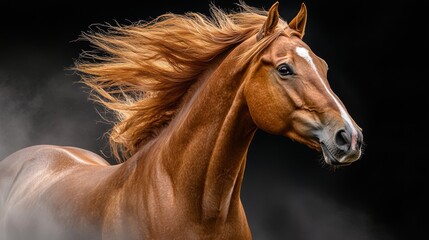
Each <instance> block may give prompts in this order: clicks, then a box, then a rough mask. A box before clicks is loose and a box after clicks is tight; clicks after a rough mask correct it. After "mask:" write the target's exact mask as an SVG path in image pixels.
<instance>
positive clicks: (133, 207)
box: [0, 3, 363, 240]
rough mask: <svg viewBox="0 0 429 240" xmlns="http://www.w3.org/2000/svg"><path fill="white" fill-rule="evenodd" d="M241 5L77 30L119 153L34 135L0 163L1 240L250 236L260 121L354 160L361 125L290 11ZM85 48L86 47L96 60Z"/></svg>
mask: <svg viewBox="0 0 429 240" xmlns="http://www.w3.org/2000/svg"><path fill="white" fill-rule="evenodd" d="M277 9H278V3H275V4H274V5H273V6H272V7H271V8H270V10H269V11H264V10H261V9H256V8H252V7H249V6H247V5H245V4H244V3H241V10H240V11H237V12H231V13H226V12H224V11H222V10H220V9H218V8H215V7H212V16H211V17H206V16H204V15H201V14H198V13H187V14H184V15H178V14H165V15H162V16H161V17H159V18H157V19H155V20H154V21H151V22H146V23H141V22H140V23H138V24H133V25H130V26H109V28H108V30H106V31H103V32H90V33H86V34H84V35H83V38H84V39H86V40H89V41H90V42H91V43H92V44H93V45H94V46H95V47H96V48H97V51H94V52H91V53H86V54H84V55H83V56H82V58H81V59H80V60H79V61H78V62H76V69H77V70H78V72H79V73H80V74H81V76H82V78H83V82H84V83H86V84H87V85H88V86H90V87H91V88H92V89H93V93H94V94H93V96H95V100H97V101H98V102H99V103H101V104H103V105H104V106H106V107H107V108H108V109H111V110H112V112H114V113H116V116H117V121H116V124H115V126H114V127H113V129H112V131H111V132H110V140H111V145H112V149H113V150H114V153H115V155H117V156H122V159H126V161H124V162H122V163H119V164H116V165H109V164H108V163H107V162H106V161H105V160H104V159H102V158H101V157H99V156H98V155H96V154H94V153H91V152H88V151H86V150H83V149H78V148H74V147H64V146H51V145H43V146H32V147H28V148H25V149H22V150H20V151H18V152H15V153H13V154H12V155H10V156H9V157H7V158H6V159H4V160H3V161H1V162H0V193H1V194H0V238H1V239H2V240H11V239H251V233H250V229H249V226H248V224H247V220H246V216H245V212H244V209H243V206H242V204H241V200H240V187H241V184H242V181H243V176H244V172H245V171H244V169H245V165H246V154H247V151H248V148H249V144H250V143H251V141H252V138H253V136H254V133H255V131H256V130H257V129H262V130H264V131H266V132H268V133H272V134H278V135H283V136H287V137H289V138H291V139H293V140H296V141H298V142H300V143H303V144H305V145H307V146H309V147H311V148H313V149H316V150H319V151H321V152H322V153H323V156H324V161H325V162H326V164H328V165H333V166H343V165H349V164H350V163H352V162H354V161H356V160H357V159H359V157H360V155H361V144H362V139H363V137H362V133H361V130H360V128H359V127H358V126H357V125H356V123H355V122H354V121H353V120H352V118H351V117H350V116H349V114H348V113H347V110H346V108H345V107H344V105H343V104H342V102H341V100H340V99H339V98H338V97H337V96H336V95H335V93H333V91H332V90H331V88H330V86H329V84H328V81H327V69H328V66H327V64H326V62H325V61H324V60H322V59H321V58H319V57H318V56H317V55H316V54H315V53H313V52H312V51H311V49H310V48H309V46H308V45H306V44H305V43H304V42H303V41H302V37H303V36H304V31H305V27H306V20H307V11H306V7H305V5H304V4H303V5H302V6H301V9H300V11H299V13H298V14H297V16H296V17H295V18H293V20H291V21H290V22H289V23H287V22H286V21H284V20H282V19H281V18H280V17H279V13H278V10H277ZM88 58H89V59H88Z"/></svg>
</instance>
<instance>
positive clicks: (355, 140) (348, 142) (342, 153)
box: [320, 127, 363, 166]
mask: <svg viewBox="0 0 429 240" xmlns="http://www.w3.org/2000/svg"><path fill="white" fill-rule="evenodd" d="M320 139H321V140H320V148H321V149H322V152H323V157H324V160H325V162H326V163H327V164H329V165H333V166H346V165H350V164H351V163H353V162H355V161H356V160H358V159H359V158H360V156H361V154H362V144H363V135H362V132H361V131H359V130H355V131H354V132H353V131H352V130H351V129H350V128H348V127H346V128H341V129H339V130H337V131H336V132H335V133H334V134H333V135H331V136H330V137H322V138H320Z"/></svg>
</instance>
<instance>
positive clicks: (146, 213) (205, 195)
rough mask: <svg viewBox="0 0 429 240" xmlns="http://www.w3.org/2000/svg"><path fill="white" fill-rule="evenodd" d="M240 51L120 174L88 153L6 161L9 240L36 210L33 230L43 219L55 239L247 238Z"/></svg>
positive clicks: (247, 134)
mask: <svg viewBox="0 0 429 240" xmlns="http://www.w3.org/2000/svg"><path fill="white" fill-rule="evenodd" d="M255 39H256V38H255ZM250 42H251V41H250ZM244 46H246V45H245V44H244V45H243V46H242V47H244ZM239 51H240V48H237V49H236V50H235V51H233V52H232V53H231V54H229V56H228V57H227V58H230V60H226V61H225V60H224V61H223V62H222V64H225V65H226V66H228V67H221V68H220V69H222V71H216V70H217V69H218V68H212V69H213V70H214V71H208V72H207V73H206V74H205V75H210V77H207V78H206V79H202V80H201V83H200V84H201V85H205V86H203V87H200V88H199V89H201V90H199V91H196V92H193V94H192V95H191V96H188V97H187V101H185V103H184V107H183V110H182V111H181V112H179V113H178V115H177V117H176V118H175V120H173V122H172V124H171V125H170V126H171V127H166V129H165V130H164V131H163V132H162V133H161V134H160V136H159V137H158V138H157V139H156V140H154V141H152V142H150V143H149V144H148V145H147V146H146V147H144V148H142V149H141V150H140V151H139V152H138V153H136V154H135V155H134V156H133V157H132V158H130V159H128V160H127V161H126V162H124V163H122V164H118V165H114V166H110V165H109V164H108V163H107V162H106V161H105V160H103V159H102V158H101V157H99V156H97V155H95V154H93V153H91V152H88V151H86V150H83V149H78V148H70V147H60V146H49V145H44V146H34V147H30V148H26V149H22V150H20V151H18V152H17V153H15V154H13V155H11V156H9V157H8V158H6V159H5V160H3V161H2V162H1V164H0V169H1V170H0V171H2V172H1V174H0V176H1V177H2V178H5V180H11V179H13V180H14V181H13V182H11V183H9V184H6V185H5V186H3V187H4V189H1V192H3V193H6V195H5V196H8V198H7V199H4V201H5V203H6V206H8V207H7V209H6V213H5V215H4V216H5V220H6V222H5V233H6V234H7V235H6V236H8V232H10V231H15V230H16V231H18V235H19V232H21V231H22V229H21V228H19V229H16V228H13V227H9V222H11V223H14V222H22V221H23V220H24V219H23V216H20V215H19V214H18V215H15V216H14V215H13V214H16V212H17V211H19V212H23V213H24V212H25V213H26V214H25V215H24V216H25V219H26V220H28V218H29V216H28V212H29V211H35V210H34V209H40V211H45V212H44V213H40V212H37V210H36V212H34V213H33V214H31V215H32V216H35V219H32V220H30V222H31V224H39V222H38V220H37V219H38V218H39V217H40V216H41V215H42V216H49V218H50V219H46V218H45V219H44V221H45V222H44V223H42V224H43V225H48V226H46V227H54V228H56V229H60V230H58V231H57V233H56V234H59V235H61V239H65V238H64V237H63V236H62V234H65V236H66V237H70V239H73V238H76V237H82V236H84V238H85V239H87V238H88V236H90V238H91V239H98V238H100V239H101V238H103V239H105V238H106V239H110V238H112V239H123V238H124V237H125V238H126V239H141V238H143V239H146V238H149V239H152V238H155V239H177V238H179V239H194V238H197V236H198V237H199V236H205V237H207V238H212V239H217V238H219V239H231V238H232V239H245V238H250V230H249V227H248V225H247V221H246V218H245V214H244V210H243V207H242V204H241V201H240V186H241V183H242V178H243V174H244V167H245V159H246V153H247V149H248V147H249V144H250V141H251V139H252V137H253V134H254V132H255V131H256V126H255V125H254V123H253V122H252V120H251V116H250V114H249V112H248V109H246V105H245V101H244V95H243V85H242V83H243V81H242V77H240V78H241V79H236V81H234V82H231V81H230V78H231V77H232V78H233V77H234V76H238V74H239V73H240V76H241V71H240V72H238V73H237V72H234V71H235V70H236V68H234V65H233V64H232V61H233V59H234V57H235V56H236V54H234V53H235V52H239ZM222 60H223V59H222ZM213 85H216V87H214V86H213ZM222 85H225V86H222ZM225 89H228V90H225ZM220 99H222V101H220ZM172 126H174V127H172ZM195 149H200V150H201V151H195ZM3 165H4V166H5V167H3ZM3 172H4V173H7V174H3ZM1 181H2V182H3V179H1ZM136 186H138V187H136ZM8 189H9V190H8ZM31 192H34V193H35V194H32V193H31ZM40 203H42V206H37V205H38V204H40ZM136 206H139V207H136ZM52 209H54V212H52V213H49V212H46V211H49V210H52ZM9 212H10V213H13V214H9ZM31 215H30V216H31ZM9 216H11V217H12V218H11V219H10V218H9V219H8V217H9ZM58 216H61V217H60V218H58ZM46 221H48V222H51V223H52V225H53V226H49V224H46ZM154 223H156V224H154ZM31 224H30V225H31ZM62 225H64V226H67V228H65V227H62ZM74 225H75V226H76V227H74ZM70 226H71V228H70ZM82 226H84V228H83V229H82V228H81V229H79V228H80V227H82ZM145 226H150V227H145ZM35 227H38V228H40V226H33V228H35ZM42 227H43V226H42ZM75 228H77V229H75ZM62 229H64V230H62ZM130 229H133V230H134V231H130ZM46 232H49V229H44V230H43V231H41V233H40V234H41V235H40V236H41V238H44V237H46V235H45V233H46ZM73 232H77V233H79V235H78V236H76V235H75V234H73ZM16 234H17V233H10V234H9V235H11V236H12V235H16ZM36 236H37V234H34V233H33V234H32V238H33V239H35V238H36V239H37V237H36ZM178 236H182V237H178Z"/></svg>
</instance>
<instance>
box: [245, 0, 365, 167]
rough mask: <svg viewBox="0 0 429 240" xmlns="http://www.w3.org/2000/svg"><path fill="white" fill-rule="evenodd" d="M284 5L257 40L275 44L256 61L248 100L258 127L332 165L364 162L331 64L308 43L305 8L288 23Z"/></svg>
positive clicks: (358, 137) (357, 131) (359, 138)
mask: <svg viewBox="0 0 429 240" xmlns="http://www.w3.org/2000/svg"><path fill="white" fill-rule="evenodd" d="M277 8H278V3H275V4H274V5H273V6H272V7H271V8H270V10H269V13H268V17H267V20H266V21H265V23H264V24H263V26H262V27H261V30H260V31H259V34H258V35H257V41H268V40H267V39H269V38H271V39H273V40H272V41H271V42H270V43H269V45H268V47H266V48H265V49H264V50H263V51H261V53H260V54H259V55H258V56H257V57H255V58H254V59H253V64H254V66H253V67H252V68H251V70H250V74H249V75H250V76H252V78H248V79H246V82H245V90H244V95H245V98H246V102H247V105H248V108H249V111H250V114H251V117H252V119H253V121H254V122H255V124H256V125H257V127H258V128H260V129H262V130H264V131H266V132H269V133H272V134H279V135H284V136H287V137H289V138H291V139H292V140H295V141H297V142H300V143H303V144H305V145H307V146H309V147H311V148H314V149H316V150H319V151H321V152H322V153H323V156H324V161H325V162H326V163H327V164H329V165H335V166H339V165H348V164H350V163H352V162H354V161H356V160H358V159H359V157H360V156H361V151H362V150H361V148H362V141H363V135H362V132H361V129H360V127H359V126H358V125H357V124H356V123H355V122H354V120H353V119H352V118H351V117H350V115H349V113H348V112H347V110H346V108H345V106H344V104H343V103H342V102H341V100H340V99H339V98H338V96H337V95H336V94H335V93H334V92H333V91H332V89H331V88H330V86H329V83H328V78H327V77H328V76H327V72H328V65H327V63H326V62H325V61H324V60H323V59H322V58H320V57H318V56H317V55H316V54H315V53H314V52H313V51H312V50H311V49H310V47H309V46H308V45H307V44H306V43H305V42H304V41H303V39H302V38H303V36H304V33H305V27H306V22H307V9H306V7H305V5H304V4H302V5H301V9H300V11H299V12H298V14H297V15H296V17H295V18H293V20H292V21H290V22H289V23H288V24H287V23H286V22H285V21H279V20H280V19H279V13H278V10H277Z"/></svg>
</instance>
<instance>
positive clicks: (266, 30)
mask: <svg viewBox="0 0 429 240" xmlns="http://www.w3.org/2000/svg"><path fill="white" fill-rule="evenodd" d="M278 7H279V2H275V3H274V4H273V5H272V6H271V7H270V10H269V11H268V16H267V20H265V22H264V25H262V28H261V30H259V33H258V36H257V39H258V40H259V39H261V38H263V37H266V36H268V35H270V34H272V33H273V32H274V29H276V27H277V23H278V22H279V10H278Z"/></svg>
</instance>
